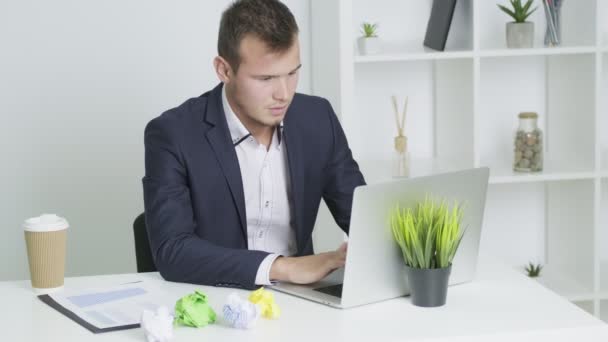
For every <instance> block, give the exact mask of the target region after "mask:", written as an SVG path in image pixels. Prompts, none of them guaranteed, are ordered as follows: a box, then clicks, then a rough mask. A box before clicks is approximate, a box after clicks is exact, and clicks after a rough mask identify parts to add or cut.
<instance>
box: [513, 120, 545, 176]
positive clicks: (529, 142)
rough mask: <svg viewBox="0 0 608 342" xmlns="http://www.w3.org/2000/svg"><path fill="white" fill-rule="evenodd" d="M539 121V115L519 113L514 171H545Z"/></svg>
mask: <svg viewBox="0 0 608 342" xmlns="http://www.w3.org/2000/svg"><path fill="white" fill-rule="evenodd" d="M537 121H538V114H537V113H533V112H524V113H519V127H518V128H517V131H516V132H515V146H514V153H515V156H514V160H513V170H514V171H520V172H538V171H542V170H543V133H542V131H541V130H540V129H538V123H537Z"/></svg>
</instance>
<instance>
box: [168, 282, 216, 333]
mask: <svg viewBox="0 0 608 342" xmlns="http://www.w3.org/2000/svg"><path fill="white" fill-rule="evenodd" d="M215 319H216V314H215V311H213V309H212V308H211V306H209V304H208V303H207V296H206V295H205V294H204V293H203V292H201V291H198V290H196V291H194V293H192V294H189V295H187V296H184V297H182V298H180V299H179V300H178V301H177V303H175V321H176V322H177V323H179V324H181V325H186V326H190V327H196V328H200V327H204V326H206V325H207V324H211V323H215Z"/></svg>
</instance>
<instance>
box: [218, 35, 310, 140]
mask: <svg viewBox="0 0 608 342" xmlns="http://www.w3.org/2000/svg"><path fill="white" fill-rule="evenodd" d="M239 53H240V57H241V64H240V66H239V68H238V71H237V73H236V75H235V74H232V77H231V78H230V80H229V81H228V83H227V84H226V87H227V89H226V91H227V94H228V95H229V97H228V99H229V101H230V105H231V106H232V108H233V110H234V111H235V112H236V114H237V115H238V116H239V118H240V119H241V121H243V124H245V126H246V127H247V128H248V129H250V130H252V129H263V128H265V127H274V126H276V125H278V124H279V123H280V122H281V121H282V120H283V118H284V117H285V113H286V112H287V108H288V107H289V104H290V103H291V101H292V99H293V96H294V94H295V91H296V87H297V85H298V77H299V71H298V70H299V68H300V45H299V42H298V39H297V38H296V39H295V41H294V44H293V45H292V46H291V47H290V48H289V49H288V50H286V51H282V52H272V51H270V50H269V49H268V48H267V46H266V44H265V43H264V42H263V41H261V40H260V39H258V38H256V37H254V36H252V35H248V36H245V38H244V39H243V40H242V41H241V46H240V50H239Z"/></svg>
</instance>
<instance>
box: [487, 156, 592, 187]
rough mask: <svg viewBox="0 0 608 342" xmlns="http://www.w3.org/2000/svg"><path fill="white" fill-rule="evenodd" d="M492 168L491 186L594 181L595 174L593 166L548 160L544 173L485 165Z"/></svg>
mask: <svg viewBox="0 0 608 342" xmlns="http://www.w3.org/2000/svg"><path fill="white" fill-rule="evenodd" d="M485 165H488V166H489V167H490V184H511V183H528V182H549V181H565V180H584V179H594V178H595V172H594V171H593V168H592V167H591V165H588V166H587V167H585V166H582V167H581V166H579V165H580V164H575V165H571V163H566V162H556V161H551V160H546V161H545V162H544V165H543V171H541V172H534V173H525V172H515V171H513V168H512V166H511V165H510V164H507V163H505V162H502V163H499V162H493V163H488V164H485Z"/></svg>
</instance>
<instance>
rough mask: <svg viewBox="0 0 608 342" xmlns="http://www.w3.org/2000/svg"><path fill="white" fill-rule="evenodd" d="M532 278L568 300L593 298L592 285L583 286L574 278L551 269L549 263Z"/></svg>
mask: <svg viewBox="0 0 608 342" xmlns="http://www.w3.org/2000/svg"><path fill="white" fill-rule="evenodd" d="M534 279H535V280H536V281H538V283H539V284H541V285H543V286H545V287H546V288H548V289H549V290H551V291H553V292H555V293H557V294H559V295H560V296H562V297H564V298H566V299H568V300H569V301H588V300H593V299H594V298H595V295H594V293H593V288H592V287H589V286H584V285H583V284H581V283H580V282H578V281H577V280H576V279H575V278H573V277H568V276H566V275H564V274H563V273H560V272H559V271H557V270H555V269H552V268H551V266H550V265H547V266H545V267H544V268H543V270H542V271H541V276H540V277H538V278H534Z"/></svg>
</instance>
